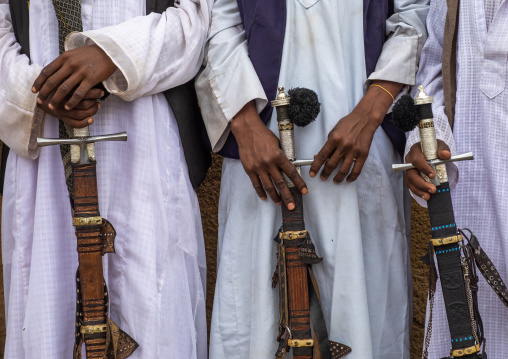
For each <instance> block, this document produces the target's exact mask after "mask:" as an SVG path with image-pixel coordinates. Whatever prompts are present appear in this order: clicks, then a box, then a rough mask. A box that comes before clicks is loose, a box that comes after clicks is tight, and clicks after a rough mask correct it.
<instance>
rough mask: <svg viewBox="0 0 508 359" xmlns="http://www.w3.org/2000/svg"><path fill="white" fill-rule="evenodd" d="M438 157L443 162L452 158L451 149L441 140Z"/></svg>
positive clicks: (438, 142)
mask: <svg viewBox="0 0 508 359" xmlns="http://www.w3.org/2000/svg"><path fill="white" fill-rule="evenodd" d="M437 156H438V157H439V158H441V159H442V160H448V159H450V157H452V153H451V151H450V147H448V145H447V144H446V143H444V142H443V141H441V140H437Z"/></svg>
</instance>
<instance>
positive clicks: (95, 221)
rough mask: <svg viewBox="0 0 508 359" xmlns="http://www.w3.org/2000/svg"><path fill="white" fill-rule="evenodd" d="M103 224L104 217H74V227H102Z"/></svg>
mask: <svg viewBox="0 0 508 359" xmlns="http://www.w3.org/2000/svg"><path fill="white" fill-rule="evenodd" d="M101 224H102V217H101V216H97V217H73V218H72V225H73V226H74V227H78V226H100V225H101Z"/></svg>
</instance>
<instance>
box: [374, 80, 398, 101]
mask: <svg viewBox="0 0 508 359" xmlns="http://www.w3.org/2000/svg"><path fill="white" fill-rule="evenodd" d="M372 86H376V87H379V88H382V89H383V90H385V91H386V93H387V94H388V95H390V97H391V98H392V102H395V97H393V95H392V93H391V92H390V91H388V90H387V89H385V88H384V87H383V86H381V85H376V84H372V85H370V86H369V88H371V87H372Z"/></svg>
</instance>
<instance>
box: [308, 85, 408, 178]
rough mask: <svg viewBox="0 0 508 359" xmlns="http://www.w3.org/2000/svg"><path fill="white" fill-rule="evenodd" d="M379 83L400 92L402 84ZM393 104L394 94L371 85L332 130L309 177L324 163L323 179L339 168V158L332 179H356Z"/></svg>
mask: <svg viewBox="0 0 508 359" xmlns="http://www.w3.org/2000/svg"><path fill="white" fill-rule="evenodd" d="M376 83H379V84H381V85H382V86H383V87H384V88H386V89H387V90H388V91H390V92H391V93H392V94H397V93H399V91H400V89H401V88H402V85H401V84H397V83H394V82H387V81H376ZM392 103H393V99H392V97H391V96H390V95H389V94H388V93H387V92H386V91H385V90H383V89H381V88H379V87H370V88H369V90H368V91H367V93H366V94H365V96H364V97H363V98H362V100H361V101H360V102H359V103H358V105H357V106H356V107H355V109H354V110H353V112H351V113H350V114H349V115H347V116H346V117H344V118H342V119H341V120H340V121H339V122H338V123H337V125H336V126H335V127H334V128H333V130H332V131H330V133H329V135H328V140H327V141H326V143H325V145H324V146H323V148H322V149H321V151H319V153H318V154H317V155H316V156H315V158H314V162H313V163H312V166H311V167H310V176H311V177H315V176H316V174H317V173H318V172H319V170H320V169H321V167H322V166H323V165H324V168H323V170H322V172H321V179H322V180H323V181H324V180H326V179H328V177H329V176H330V175H331V174H332V172H333V171H334V170H335V169H336V168H337V166H338V165H339V163H340V161H343V162H342V165H341V166H340V168H339V172H338V173H337V175H336V176H335V177H334V179H333V182H334V183H340V182H342V181H343V180H344V179H345V178H346V176H347V181H348V182H353V181H355V180H356V179H357V178H358V176H359V175H360V173H361V172H362V168H363V165H364V163H365V161H366V160H367V157H368V155H369V150H370V146H371V143H372V139H373V138H374V133H375V132H376V130H377V128H378V127H379V125H381V122H383V119H384V117H385V115H386V112H387V111H388V109H389V107H390V106H391V104H392ZM325 162H326V163H325ZM351 166H353V169H352V170H351ZM350 170H351V173H350ZM348 174H349V176H348Z"/></svg>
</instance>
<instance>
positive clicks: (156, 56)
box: [0, 0, 211, 359]
mask: <svg viewBox="0 0 508 359" xmlns="http://www.w3.org/2000/svg"><path fill="white" fill-rule="evenodd" d="M0 2H1V4H2V5H1V7H0V11H1V15H2V16H1V19H0V23H1V24H4V25H6V24H7V23H8V21H9V20H8V19H9V14H8V5H7V1H4V0H2V1H0ZM82 3H83V7H82V9H83V11H82V17H83V26H84V29H85V30H91V29H94V31H93V32H92V33H93V34H95V35H97V34H102V35H103V36H107V34H108V33H109V31H110V29H111V28H105V29H102V30H98V29H101V28H103V27H105V26H109V25H116V24H120V23H124V22H125V21H127V20H129V19H132V20H130V21H128V22H125V23H124V24H122V25H118V26H115V27H114V28H113V29H115V33H117V32H119V31H123V33H124V34H130V36H124V37H118V38H115V39H117V40H118V42H117V43H116V42H111V43H108V44H101V46H102V47H103V48H104V49H106V50H107V51H109V53H110V54H112V56H113V57H115V56H122V57H123V56H127V57H128V56H130V54H132V56H133V58H135V57H136V56H137V60H136V61H134V62H133V63H136V66H134V67H128V66H127V67H125V68H122V71H124V75H125V78H126V79H127V82H128V83H129V87H128V88H127V89H126V90H125V94H126V95H125V96H126V97H128V98H129V99H130V100H133V101H131V102H126V101H124V100H122V99H120V98H119V97H118V96H115V95H111V96H110V97H109V98H108V99H107V100H106V101H105V102H103V103H102V107H101V110H100V111H99V113H98V114H97V116H95V122H94V124H93V125H92V126H91V132H92V135H97V134H109V133H116V132H121V131H127V133H128V136H129V139H128V141H127V142H125V143H123V142H102V143H99V144H97V145H96V155H97V162H98V165H97V177H98V190H99V199H100V211H101V215H102V216H103V217H104V218H107V219H108V220H109V221H110V222H111V223H112V224H113V225H114V227H115V229H116V232H117V236H116V243H115V248H116V254H109V255H107V256H105V257H104V259H103V264H104V270H105V278H106V281H107V284H108V286H109V293H110V316H111V318H112V319H113V320H114V321H115V322H116V323H117V324H118V325H119V326H120V327H121V328H122V329H123V330H124V331H126V332H127V333H128V334H130V335H131V336H132V337H133V338H134V339H135V340H136V341H137V342H138V343H139V345H140V347H139V348H138V349H137V351H136V352H135V353H134V354H133V355H132V356H131V358H133V359H139V358H143V359H146V358H150V359H152V358H186V359H187V358H190V359H204V358H206V357H207V349H206V345H207V339H206V338H207V334H206V319H205V277H206V269H205V266H206V261H205V253H204V245H203V236H202V229H201V222H200V212H199V205H198V201H197V198H196V194H195V192H194V190H193V189H192V186H191V184H190V181H189V179H188V174H187V166H186V164H185V159H184V155H183V150H182V146H181V143H180V139H179V135H178V128H177V124H176V121H175V118H174V115H173V114H172V112H171V109H170V108H169V106H168V104H167V101H166V100H165V98H164V96H163V95H162V94H157V95H149V94H151V93H156V92H159V91H161V90H163V89H164V88H168V87H171V86H174V85H177V84H178V83H181V82H184V81H188V80H190V79H191V78H192V76H193V75H194V73H195V72H196V71H197V68H198V66H199V63H200V62H201V61H202V60H201V57H200V53H199V50H198V49H199V47H200V46H201V45H200V44H202V43H203V42H204V40H205V37H206V29H207V28H208V24H209V11H210V6H211V0H210V1H204V0H203V1H197V0H196V1H190V0H189V1H185V0H182V1H180V6H179V8H178V9H171V10H168V12H167V13H166V14H163V15H151V16H148V17H138V18H136V19H133V18H135V17H137V16H139V15H143V14H144V13H145V2H144V1H117V0H110V1H93V0H83V2H82ZM2 30H3V31H4V32H3V33H2V34H1V36H0V41H3V40H2V39H4V37H5V36H8V37H9V41H10V42H11V43H12V37H13V35H12V34H10V33H8V32H9V31H11V30H10V29H9V26H4V27H3V29H2ZM30 33H31V34H32V36H31V42H30V49H31V60H32V62H33V63H34V64H37V65H34V66H33V69H34V70H31V69H32V66H29V65H28V61H27V60H26V59H21V61H18V62H19V63H18V62H16V61H12V62H11V63H12V64H15V65H14V66H18V68H17V71H21V70H22V69H23V66H24V68H25V69H27V70H30V71H33V72H35V73H36V72H37V71H39V70H40V68H41V66H44V65H47V64H49V63H50V62H51V61H52V60H53V59H54V58H56V57H57V56H58V26H57V21H56V17H55V13H54V10H53V5H52V2H51V0H41V1H32V2H31V4H30ZM87 33H88V32H85V35H86V34H87ZM183 34H185V35H183ZM190 34H193V39H192V40H191V39H187V40H182V38H183V37H186V36H190ZM97 36H98V35H97ZM112 37H114V36H112ZM96 42H98V43H100V39H96ZM111 44H115V45H116V46H121V47H122V49H124V52H123V53H121V54H118V53H116V52H115V46H112V47H111V48H110V47H109V45H111ZM187 46H189V47H187ZM1 49H2V50H1V51H4V53H6V52H8V51H11V52H12V53H10V54H9V56H11V57H14V56H15V55H14V52H19V46H18V45H13V46H12V47H11V48H10V49H9V50H6V49H5V46H2V47H1ZM143 54H144V60H143V61H139V59H140V58H142V57H143ZM169 54H171V55H169ZM179 56H181V57H182V59H181V60H179V61H176V63H172V62H171V61H172V60H173V59H176V58H179ZM19 57H20V56H18V59H19ZM133 58H131V60H132V59H133ZM117 60H118V59H116V58H114V61H117ZM9 65H10V64H9V63H7V64H5V65H4V62H3V61H2V64H1V68H0V69H1V76H2V77H3V76H4V73H5V71H6V68H7V66H9ZM133 74H135V76H137V78H138V80H139V82H136V81H134V80H132V81H131V76H134V75H133ZM20 76H24V75H20ZM21 78H23V77H21ZM30 80H31V78H30ZM144 81H148V82H150V84H144ZM29 82H30V81H29V80H28V79H27V80H24V83H25V85H24V86H23V87H22V88H20V89H19V90H18V93H17V96H16V97H14V98H13V101H17V102H16V103H17V104H18V107H22V104H23V103H25V102H26V103H30V104H32V102H33V98H34V95H32V94H31V91H30V88H31V83H29ZM130 84H136V86H135V88H133V89H131V88H130ZM5 86H6V85H5V83H2V85H1V86H0V87H1V90H2V91H7V90H9V88H8V87H7V88H6V87H5ZM2 93H4V92H2ZM0 102H1V101H0ZM10 111H12V110H11V109H10V108H6V107H2V108H0V123H4V122H5V121H8V119H9V116H10V115H11V112H10ZM19 111H21V110H19ZM17 113H19V112H14V113H13V114H14V115H16V116H18V115H17ZM19 116H21V115H19ZM32 117H33V114H29V113H27V114H26V115H25V116H24V117H21V120H23V121H26V122H27V123H31V121H33V118H32ZM13 131H14V130H13ZM0 134H1V136H2V137H1V138H2V140H4V139H5V138H8V137H9V136H18V135H20V134H19V133H18V132H15V131H14V132H12V133H11V132H8V131H2V132H0ZM28 134H29V133H28ZM24 136H25V138H26V137H27V134H26V133H25V134H24ZM44 136H46V137H58V122H57V121H56V119H54V118H52V117H47V118H46V121H45V127H44ZM21 137H23V136H21ZM19 155H24V153H23V151H21V152H20V153H15V152H13V151H11V153H10V155H9V160H8V165H7V172H6V178H5V187H4V197H3V208H2V255H3V257H2V261H3V266H4V267H3V270H4V285H5V300H6V319H7V341H6V347H5V358H8V359H32V358H55V359H68V358H71V357H72V349H73V343H74V328H75V327H74V321H75V316H74V313H75V300H76V292H75V282H74V276H75V272H76V268H77V264H78V262H77V253H76V238H75V235H74V228H73V227H72V217H71V209H70V204H69V197H68V194H67V188H66V185H65V181H64V171H63V165H62V160H61V157H60V152H59V148H58V147H56V146H52V147H45V148H42V149H41V150H40V156H39V158H38V159H37V160H29V159H26V158H23V157H21V156H19Z"/></svg>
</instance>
